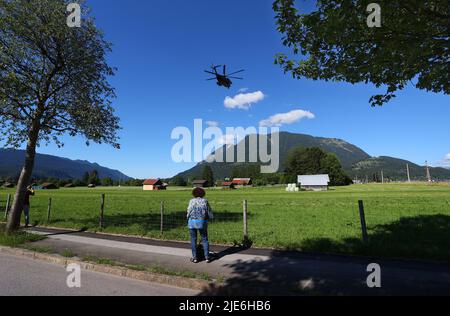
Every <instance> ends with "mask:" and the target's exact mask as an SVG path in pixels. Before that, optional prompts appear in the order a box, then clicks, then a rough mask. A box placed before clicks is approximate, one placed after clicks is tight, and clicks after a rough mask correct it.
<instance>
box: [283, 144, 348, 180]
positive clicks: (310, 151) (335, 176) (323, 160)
mask: <svg viewBox="0 0 450 316" xmlns="http://www.w3.org/2000/svg"><path fill="white" fill-rule="evenodd" d="M285 167H286V176H287V177H288V179H289V180H290V181H291V182H296V181H297V176H298V175H315V174H328V175H329V176H330V180H331V183H330V184H331V185H348V184H351V182H352V181H351V179H350V178H349V177H348V176H347V175H346V174H345V171H344V169H343V168H342V165H341V163H340V162H339V159H338V158H337V157H336V155H334V154H330V153H326V152H324V151H323V150H322V149H320V148H317V147H313V148H302V147H297V148H294V149H292V150H291V151H290V152H289V154H288V157H287V159H286V162H285Z"/></svg>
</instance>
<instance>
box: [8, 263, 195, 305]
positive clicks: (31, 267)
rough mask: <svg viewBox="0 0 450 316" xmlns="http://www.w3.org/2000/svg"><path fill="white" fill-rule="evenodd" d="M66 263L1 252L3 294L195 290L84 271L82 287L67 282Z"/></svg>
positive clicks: (175, 293) (153, 293)
mask: <svg viewBox="0 0 450 316" xmlns="http://www.w3.org/2000/svg"><path fill="white" fill-rule="evenodd" d="M69 274H70V273H69V272H66V269H65V267H63V266H60V265H54V264H49V263H44V262H40V261H34V260H30V259H27V258H22V257H15V256H9V255H4V254H0V296H18V295H20V296H193V295H196V294H198V292H196V291H192V290H187V289H180V288H176V287H171V286H166V285H160V284H151V283H146V282H141V281H137V280H131V279H127V278H121V277H116V276H112V275H108V274H102V273H96V272H91V271H84V270H82V271H81V288H73V289H71V288H69V287H68V286H67V284H66V280H67V277H68V276H69Z"/></svg>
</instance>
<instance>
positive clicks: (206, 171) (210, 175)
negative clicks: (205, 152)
mask: <svg viewBox="0 0 450 316" xmlns="http://www.w3.org/2000/svg"><path fill="white" fill-rule="evenodd" d="M202 177H203V180H206V181H208V185H209V186H211V187H213V186H214V172H213V170H212V168H211V166H209V165H206V166H205V167H204V168H203V175H202Z"/></svg>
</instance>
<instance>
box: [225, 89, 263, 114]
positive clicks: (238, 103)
mask: <svg viewBox="0 0 450 316" xmlns="http://www.w3.org/2000/svg"><path fill="white" fill-rule="evenodd" d="M265 97H266V96H265V95H264V93H262V91H256V92H251V93H240V94H238V95H235V96H234V97H226V98H225V101H224V102H223V103H224V105H225V107H226V108H228V109H242V110H248V109H250V107H251V106H252V104H255V103H258V102H260V101H262V100H264V98H265Z"/></svg>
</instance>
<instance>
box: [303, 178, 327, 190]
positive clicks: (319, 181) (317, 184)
mask: <svg viewBox="0 0 450 316" xmlns="http://www.w3.org/2000/svg"><path fill="white" fill-rule="evenodd" d="M329 183H330V176H329V175H327V174H318V175H303V176H298V184H299V185H300V188H301V189H302V190H307V191H328V186H329Z"/></svg>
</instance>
